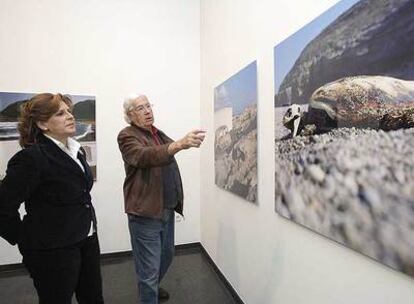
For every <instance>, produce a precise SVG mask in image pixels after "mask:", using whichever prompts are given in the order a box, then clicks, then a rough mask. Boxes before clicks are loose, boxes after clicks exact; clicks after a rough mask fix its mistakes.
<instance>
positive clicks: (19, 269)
mask: <svg viewBox="0 0 414 304" xmlns="http://www.w3.org/2000/svg"><path fill="white" fill-rule="evenodd" d="M197 253H199V254H201V255H202V256H203V257H204V258H205V259H206V261H207V262H208V263H209V264H210V266H211V267H212V268H213V270H214V272H215V273H216V274H217V276H218V278H219V279H220V281H221V282H222V283H223V284H224V286H225V288H227V290H228V291H229V292H230V294H231V296H232V297H233V299H234V301H235V302H236V303H237V304H244V303H243V301H242V300H241V298H240V297H239V295H238V294H237V292H236V290H234V288H233V286H231V284H230V283H229V281H227V279H226V277H225V276H224V275H223V273H222V272H221V271H220V269H219V268H218V267H217V265H216V264H215V263H214V261H213V259H212V258H211V257H210V255H209V254H208V253H207V251H206V250H205V249H204V247H203V245H202V244H201V243H199V242H197V243H188V244H181V245H176V246H175V255H186V254H197ZM131 257H132V251H131V250H127V251H118V252H110V253H103V254H101V264H102V265H108V264H114V263H117V262H119V261H120V260H122V259H124V258H125V259H129V258H131ZM24 274H27V271H26V269H25V268H24V266H23V264H22V263H15V264H7V265H0V277H9V276H14V275H24Z"/></svg>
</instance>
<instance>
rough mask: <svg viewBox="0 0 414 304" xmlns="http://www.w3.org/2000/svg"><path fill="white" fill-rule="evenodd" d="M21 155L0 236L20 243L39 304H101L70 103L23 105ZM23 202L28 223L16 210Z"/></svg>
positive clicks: (3, 202)
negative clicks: (74, 303)
mask: <svg viewBox="0 0 414 304" xmlns="http://www.w3.org/2000/svg"><path fill="white" fill-rule="evenodd" d="M18 130H19V133H20V145H21V146H22V148H23V149H22V150H21V151H19V152H18V153H16V154H15V155H14V156H13V157H12V158H11V160H10V161H9V163H8V165H7V172H6V177H5V178H4V180H3V182H2V184H1V185H0V236H1V237H3V238H4V239H6V240H7V241H8V242H9V243H10V244H12V245H15V244H18V246H19V250H20V252H21V253H22V255H23V264H24V265H25V266H26V268H27V269H28V271H29V273H30V276H31V277H32V278H33V282H34V286H35V288H36V290H37V293H38V296H39V303H40V304H49V303H53V304H60V303H62V304H66V303H67V304H70V303H71V299H72V296H73V294H74V293H75V294H76V298H77V300H78V303H79V304H83V303H88V304H89V303H90V304H92V303H103V297H102V280H101V273H100V263H99V255H100V250H99V243H98V238H97V233H96V217H95V211H94V208H93V206H92V203H91V196H90V190H91V188H92V185H93V178H92V173H91V170H90V168H89V166H88V164H87V163H86V159H85V152H84V151H83V149H82V148H81V146H80V144H79V143H78V142H77V141H75V140H74V139H72V138H71V136H73V135H74V134H75V131H76V129H75V120H74V117H73V114H72V102H71V100H70V99H69V97H67V96H63V95H61V94H56V95H53V94H50V93H44V94H38V95H36V96H34V97H33V98H31V99H30V100H29V101H28V102H26V103H24V104H23V105H22V107H21V113H20V121H19V125H18ZM22 202H24V203H25V208H26V213H27V214H26V215H25V216H24V218H23V221H21V219H20V215H19V212H18V209H19V206H20V204H21V203H22Z"/></svg>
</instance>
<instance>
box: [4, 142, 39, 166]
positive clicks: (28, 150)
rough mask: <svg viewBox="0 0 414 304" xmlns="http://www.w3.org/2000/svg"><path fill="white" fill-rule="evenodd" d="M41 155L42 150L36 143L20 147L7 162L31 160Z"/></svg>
mask: <svg viewBox="0 0 414 304" xmlns="http://www.w3.org/2000/svg"><path fill="white" fill-rule="evenodd" d="M41 157H42V152H41V150H40V148H39V146H38V145H37V144H34V145H30V146H27V147H24V148H22V149H21V150H20V151H18V152H17V153H16V154H14V156H13V157H12V158H11V159H10V161H9V162H33V161H35V160H36V159H39V158H41Z"/></svg>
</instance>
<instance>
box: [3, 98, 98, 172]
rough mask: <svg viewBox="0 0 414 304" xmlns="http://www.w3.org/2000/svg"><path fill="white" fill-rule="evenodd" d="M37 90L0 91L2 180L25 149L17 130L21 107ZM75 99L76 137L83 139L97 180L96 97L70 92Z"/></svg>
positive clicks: (88, 159) (83, 144)
mask: <svg viewBox="0 0 414 304" xmlns="http://www.w3.org/2000/svg"><path fill="white" fill-rule="evenodd" d="M33 95H35V93H15V92H0V159H1V161H0V180H2V179H3V178H4V175H5V171H6V167H7V162H8V160H9V159H10V158H11V157H12V156H13V155H14V154H15V153H16V152H17V151H19V150H20V149H21V148H20V146H19V143H18V139H19V133H18V131H17V124H18V117H19V109H20V106H21V105H22V104H23V103H25V102H27V101H28V100H29V99H30V98H31V97H32V96H33ZM69 96H70V97H71V99H72V102H73V115H74V116H75V120H76V134H75V136H74V139H76V140H77V141H79V142H80V143H81V145H82V147H83V148H84V149H85V151H86V154H87V161H88V163H89V165H90V166H91V169H92V172H93V174H94V178H95V180H96V120H95V97H94V96H89V95H69Z"/></svg>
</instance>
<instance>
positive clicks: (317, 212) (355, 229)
mask: <svg viewBox="0 0 414 304" xmlns="http://www.w3.org/2000/svg"><path fill="white" fill-rule="evenodd" d="M274 65H275V66H274V69H275V100H274V102H275V104H274V106H275V210H276V212H278V213H279V214H281V215H282V216H284V217H286V218H288V219H290V220H292V221H294V222H296V223H298V224H300V225H303V226H304V227H306V228H309V229H311V230H313V231H316V232H317V233H320V234H322V235H324V236H326V237H328V238H330V239H332V240H335V241H336V242H339V243H341V244H343V245H345V246H347V247H349V248H352V249H354V250H356V251H358V252H360V253H362V254H364V255H366V256H369V257H371V258H373V259H375V260H377V261H379V262H381V263H383V264H385V265H387V266H390V267H392V268H393V269H396V270H399V271H402V272H403V273H406V274H408V275H410V276H414V254H413V252H414V238H413V237H412V236H413V235H414V157H413V152H414V128H413V127H414V1H411V0H398V1H396V0H344V1H340V2H339V3H338V4H337V5H335V6H334V7H332V8H331V9H329V10H328V11H326V12H325V13H324V14H322V15H321V16H319V17H318V18H316V19H315V20H314V21H312V22H311V23H310V24H308V25H306V26H305V27H303V28H302V29H300V30H299V31H298V32H296V33H295V34H293V35H292V36H290V37H288V38H287V39H286V40H284V41H283V42H281V43H280V44H278V45H277V46H275V48H274Z"/></svg>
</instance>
